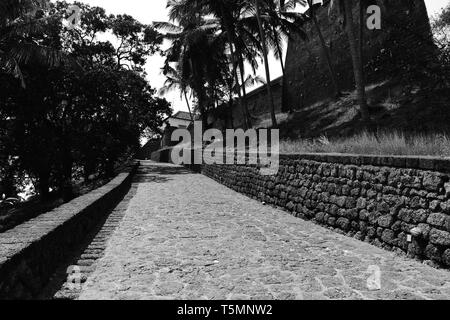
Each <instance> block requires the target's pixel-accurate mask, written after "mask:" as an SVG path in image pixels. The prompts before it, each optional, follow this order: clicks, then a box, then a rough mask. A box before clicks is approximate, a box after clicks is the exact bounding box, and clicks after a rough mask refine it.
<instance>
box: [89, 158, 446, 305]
mask: <svg viewBox="0 0 450 320" xmlns="http://www.w3.org/2000/svg"><path fill="white" fill-rule="evenodd" d="M133 187H134V190H133V191H132V192H133V194H134V197H133V198H132V199H131V200H130V202H129V205H128V208H127V210H126V212H125V216H124V217H123V219H122V221H121V222H120V224H119V225H118V227H117V229H116V230H115V232H114V233H113V234H112V236H111V237H110V239H109V241H108V242H107V244H106V250H105V252H104V256H103V257H102V258H100V259H99V260H98V261H97V262H96V263H95V264H94V271H93V272H92V273H91V274H90V276H89V278H88V280H87V282H86V283H85V285H84V287H83V290H82V292H81V295H80V299H173V298H176V299H450V272H448V271H444V270H438V269H434V268H432V267H429V266H427V265H424V264H421V263H419V262H416V261H412V260H409V259H407V258H403V257H400V256H398V255H395V254H393V253H390V252H387V251H383V250H381V249H378V248H376V247H373V246H371V245H369V244H366V243H363V242H359V241H357V240H355V239H351V238H347V237H345V236H341V235H339V234H336V233H334V232H332V231H329V230H327V229H325V228H322V227H320V226H317V225H315V224H313V223H310V222H305V221H302V220H300V219H298V218H295V217H293V216H291V215H289V214H288V213H286V212H284V211H281V210H277V209H274V208H272V207H269V206H264V205H262V204H261V203H259V202H257V201H255V200H251V199H249V198H247V197H245V196H243V195H240V194H238V193H236V192H234V191H231V190H230V189H227V188H226V187H224V186H222V185H220V184H218V183H216V182H214V181H213V180H210V179H209V178H206V177H204V176H202V175H199V174H192V173H190V172H188V171H186V170H184V169H182V168H179V167H176V166H171V165H161V164H158V165H156V164H151V163H144V165H143V167H142V168H141V169H140V172H139V174H138V176H137V178H136V180H135V184H134V186H133ZM127 201H128V200H127ZM378 268H379V270H380V271H381V290H374V287H373V286H372V287H371V288H372V290H369V286H368V279H369V278H371V275H373V274H375V273H376V272H375V273H374V272H373V270H377V269H378ZM370 282H371V281H369V283H370ZM375 287H376V286H375Z"/></svg>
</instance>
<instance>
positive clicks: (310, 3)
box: [308, 0, 348, 97]
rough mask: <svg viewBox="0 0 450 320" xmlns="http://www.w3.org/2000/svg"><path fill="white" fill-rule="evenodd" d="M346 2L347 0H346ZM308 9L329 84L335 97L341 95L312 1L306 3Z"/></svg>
mask: <svg viewBox="0 0 450 320" xmlns="http://www.w3.org/2000/svg"><path fill="white" fill-rule="evenodd" d="M346 1H348V0H346ZM308 4H309V8H310V10H311V18H312V20H313V23H314V27H315V28H316V31H317V34H318V35H319V40H320V47H321V49H322V52H323V55H324V56H325V60H326V63H327V67H328V71H329V73H330V78H331V82H332V83H333V87H334V91H335V94H336V96H337V97H339V96H340V95H341V90H340V89H339V84H338V81H337V76H336V72H335V71H334V67H333V63H332V61H331V54H330V50H329V49H328V46H327V44H326V42H325V38H324V37H323V33H322V30H321V29H320V25H319V22H318V21H317V17H316V13H315V10H314V8H313V5H312V1H310V0H309V1H308Z"/></svg>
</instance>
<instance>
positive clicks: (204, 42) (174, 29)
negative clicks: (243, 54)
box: [154, 1, 226, 130]
mask: <svg viewBox="0 0 450 320" xmlns="http://www.w3.org/2000/svg"><path fill="white" fill-rule="evenodd" d="M204 16H205V15H204V14H202V12H199V11H196V10H190V9H189V10H187V9H186V7H185V1H179V2H172V3H170V18H171V20H173V21H177V22H178V23H179V25H175V24H172V23H169V22H157V23H154V26H155V27H156V28H157V29H159V30H165V31H166V32H165V34H164V36H165V38H166V39H168V40H171V41H172V45H171V47H170V48H169V50H167V52H166V56H167V59H166V65H168V64H169V63H170V62H175V63H177V72H178V74H179V78H180V80H181V81H182V85H183V86H184V87H185V88H186V87H188V86H189V87H190V88H191V89H192V91H193V92H194V94H195V97H196V101H197V104H198V109H199V111H200V113H201V115H202V121H203V128H204V130H206V128H207V111H208V110H209V109H211V108H213V107H214V96H215V95H216V93H217V88H218V87H220V86H222V85H223V83H224V80H223V70H222V69H223V68H224V65H225V62H224V61H225V60H226V57H225V53H224V52H225V43H224V40H223V34H222V33H220V25H219V24H218V23H217V20H215V19H206V18H204ZM208 95H209V96H208Z"/></svg>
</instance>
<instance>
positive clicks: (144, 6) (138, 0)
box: [68, 0, 450, 111]
mask: <svg viewBox="0 0 450 320" xmlns="http://www.w3.org/2000/svg"><path fill="white" fill-rule="evenodd" d="M78 1H80V2H84V3H87V4H89V5H91V6H99V7H103V8H105V10H106V11H107V13H112V14H122V13H126V14H129V15H131V16H133V17H134V18H135V19H137V20H139V21H140V22H142V23H146V24H151V23H152V22H153V21H167V20H168V17H167V10H166V4H167V0H126V1H125V0H78ZM68 2H73V1H68ZM425 2H426V4H427V8H428V13H429V14H430V15H435V14H436V13H438V12H439V11H440V10H441V9H442V8H443V7H445V6H446V5H447V4H449V2H450V0H425ZM163 62H164V58H162V57H159V56H154V57H151V58H150V59H148V63H147V72H148V80H149V81H150V84H151V85H152V86H153V87H155V88H158V89H159V88H160V87H162V85H163V84H164V81H165V78H164V76H163V75H162V74H161V68H162V66H163ZM270 67H271V76H272V79H275V78H277V77H279V76H281V66H280V63H279V62H278V61H276V60H275V58H273V57H272V58H271V63H270ZM260 69H262V70H258V74H260V75H263V73H264V72H263V71H264V70H263V68H260ZM166 99H167V100H168V101H169V102H171V103H172V105H173V108H174V110H175V111H180V110H185V111H187V107H186V105H185V103H184V102H183V101H182V100H180V99H179V93H176V92H173V93H169V94H167V95H166Z"/></svg>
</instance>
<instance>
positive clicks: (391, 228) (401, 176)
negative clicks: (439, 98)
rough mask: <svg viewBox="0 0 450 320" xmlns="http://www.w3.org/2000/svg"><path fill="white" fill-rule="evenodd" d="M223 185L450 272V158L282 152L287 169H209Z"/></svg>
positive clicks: (207, 166) (207, 172)
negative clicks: (272, 172)
mask: <svg viewBox="0 0 450 320" xmlns="http://www.w3.org/2000/svg"><path fill="white" fill-rule="evenodd" d="M203 173H204V174H205V175H207V176H209V177H211V178H213V179H215V180H216V181H218V182H220V183H222V184H224V185H226V186H228V187H229V188H231V189H234V190H236V191H238V192H241V193H243V194H246V195H248V196H250V197H252V198H254V199H258V200H260V201H263V202H265V203H267V204H270V205H275V206H278V207H281V208H283V209H285V210H287V211H289V212H291V213H292V214H293V215H295V216H297V217H299V218H303V219H307V220H313V221H315V222H316V223H318V224H321V225H324V226H326V227H329V228H332V229H334V230H335V231H337V232H339V233H343V234H347V235H348V236H351V237H355V238H357V239H359V240H362V241H366V242H369V243H372V244H374V245H377V246H379V247H382V248H384V249H388V250H393V251H397V252H401V253H406V254H407V255H408V256H409V257H411V258H417V259H420V260H432V261H434V262H435V263H438V264H440V265H443V266H446V267H450V183H449V181H450V160H449V159H436V158H426V157H421V158H419V157H378V156H358V155H336V154H328V155H327V154H298V155H282V156H281V157H280V170H279V171H278V174H277V175H274V176H262V175H261V174H260V173H259V167H258V166H255V165H248V164H247V165H205V166H204V167H203Z"/></svg>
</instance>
